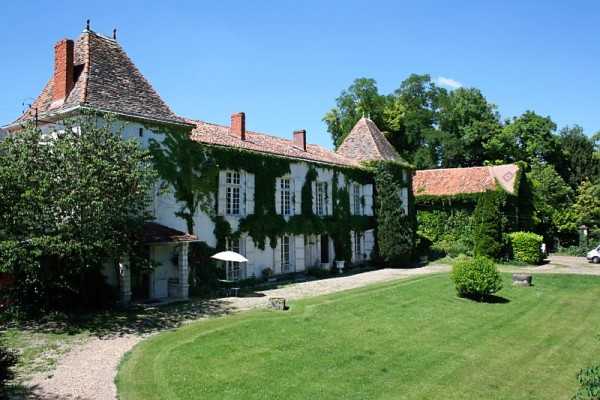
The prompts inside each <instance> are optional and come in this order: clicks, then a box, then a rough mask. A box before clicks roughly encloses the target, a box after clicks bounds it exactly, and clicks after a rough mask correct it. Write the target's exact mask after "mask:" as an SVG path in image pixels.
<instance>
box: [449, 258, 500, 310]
mask: <svg viewBox="0 0 600 400" xmlns="http://www.w3.org/2000/svg"><path fill="white" fill-rule="evenodd" d="M451 278H452V281H453V282H454V285H455V286H456V291H457V293H458V295H459V296H461V297H468V298H473V299H476V300H483V299H484V298H485V297H487V296H490V295H492V294H494V293H496V292H497V291H499V290H500V289H502V279H501V278H500V274H499V273H498V270H497V269H496V264H495V263H494V261H493V260H490V259H489V258H485V257H475V258H468V257H461V258H459V259H458V260H456V261H455V262H454V265H453V266H452V275H451Z"/></svg>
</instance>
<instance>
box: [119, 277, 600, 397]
mask: <svg viewBox="0 0 600 400" xmlns="http://www.w3.org/2000/svg"><path fill="white" fill-rule="evenodd" d="M504 279H505V289H504V290H502V291H501V292H500V293H499V295H500V296H501V297H502V298H503V299H504V300H505V301H504V302H496V303H493V304H479V303H475V302H472V301H469V300H464V299H460V298H457V297H456V295H455V294H454V291H453V287H452V286H451V284H450V281H449V278H448V276H447V275H436V276H429V277H424V278H417V279H412V280H408V281H400V282H395V283H391V284H384V285H377V286H371V287H367V288H364V289H358V290H354V291H350V292H346V293H338V294H335V295H329V296H325V297H319V298H314V299H309V300H304V301H298V302H294V303H292V309H291V310H290V311H287V312H276V311H254V312H248V313H242V314H237V315H234V316H230V317H225V318H218V319H214V320H209V321H204V322H199V323H195V324H192V325H189V326H186V327H184V328H181V329H178V330H176V331H172V332H167V333H163V334H160V335H157V336H154V337H152V338H150V339H148V340H146V341H144V342H142V343H141V344H139V345H138V346H137V347H135V348H134V350H133V351H132V352H131V353H129V354H128V355H127V356H126V357H125V360H124V361H123V362H122V364H121V367H120V370H119V374H118V376H117V387H118V390H119V395H120V398H121V399H125V400H129V399H144V400H151V399H245V400H248V399H361V400H362V399H416V398H418V399H442V398H443V399H534V398H538V399H549V398H553V399H559V398H570V396H571V395H572V394H573V393H574V391H575V389H576V380H575V374H576V373H577V371H578V370H579V369H580V368H581V367H583V366H587V365H588V364H590V363H592V362H594V361H598V359H599V358H600V351H599V350H600V342H599V341H598V336H597V335H598V334H599V333H600V332H599V331H598V328H599V327H600V310H599V308H598V300H599V299H600V278H595V277H589V276H558V275H556V276H549V275H546V276H539V275H538V276H535V277H534V283H535V287H532V288H512V287H511V286H510V281H509V279H510V276H509V275H505V276H504Z"/></svg>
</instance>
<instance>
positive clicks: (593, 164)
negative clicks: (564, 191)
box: [558, 125, 600, 188]
mask: <svg viewBox="0 0 600 400" xmlns="http://www.w3.org/2000/svg"><path fill="white" fill-rule="evenodd" d="M558 141H559V144H560V152H561V157H560V160H559V161H558V169H559V171H560V173H561V175H562V176H563V177H564V178H565V179H566V180H567V181H568V183H569V184H570V185H571V187H573V188H577V187H578V186H579V185H580V184H581V183H582V182H583V181H584V180H586V179H590V180H593V181H597V179H598V177H599V176H600V160H598V159H597V158H595V157H594V153H595V152H596V143H595V141H594V139H593V138H591V137H588V136H587V135H586V134H585V133H584V132H583V128H582V127H580V126H578V125H575V126H573V127H569V126H566V127H564V128H562V129H561V130H560V132H559V137H558Z"/></svg>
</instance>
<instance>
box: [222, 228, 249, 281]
mask: <svg viewBox="0 0 600 400" xmlns="http://www.w3.org/2000/svg"><path fill="white" fill-rule="evenodd" d="M240 248H241V239H240V238H237V239H232V238H229V237H227V238H225V249H226V250H228V251H234V252H236V253H238V254H241V253H240ZM243 278H244V266H243V265H242V263H240V262H235V261H225V279H227V280H228V281H239V280H241V279H243Z"/></svg>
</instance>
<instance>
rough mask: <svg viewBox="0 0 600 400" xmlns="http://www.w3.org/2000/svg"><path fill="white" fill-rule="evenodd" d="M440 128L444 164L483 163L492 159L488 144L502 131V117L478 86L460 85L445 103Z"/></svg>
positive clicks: (440, 118)
mask: <svg viewBox="0 0 600 400" xmlns="http://www.w3.org/2000/svg"><path fill="white" fill-rule="evenodd" d="M439 129H440V149H441V154H440V164H441V166H444V167H470V166H480V165H483V164H484V162H485V161H487V160H489V158H490V157H489V155H488V154H487V152H486V149H485V144H486V143H488V142H489V141H490V139H491V138H493V137H495V136H496V135H498V134H499V132H500V131H501V124H500V116H499V114H498V111H497V109H496V106H495V105H494V104H491V103H489V102H488V101H487V99H486V98H485V97H484V96H483V94H482V93H481V92H480V91H479V90H478V89H474V88H469V89H467V88H459V89H456V90H454V91H452V92H450V93H449V95H448V96H447V97H446V99H445V101H443V102H442V105H441V109H440V111H439Z"/></svg>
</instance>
